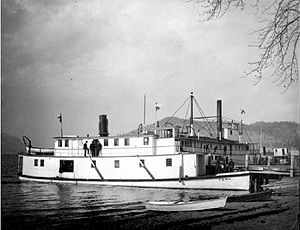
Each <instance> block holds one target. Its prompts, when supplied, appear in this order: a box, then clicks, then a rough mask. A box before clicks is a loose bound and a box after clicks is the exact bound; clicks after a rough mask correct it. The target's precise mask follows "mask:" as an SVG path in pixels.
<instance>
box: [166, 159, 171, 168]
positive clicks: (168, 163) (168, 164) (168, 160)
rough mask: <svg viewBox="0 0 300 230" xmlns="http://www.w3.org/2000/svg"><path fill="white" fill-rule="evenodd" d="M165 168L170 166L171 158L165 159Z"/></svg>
mask: <svg viewBox="0 0 300 230" xmlns="http://www.w3.org/2000/svg"><path fill="white" fill-rule="evenodd" d="M166 166H167V167H170V166H172V158H167V159H166Z"/></svg>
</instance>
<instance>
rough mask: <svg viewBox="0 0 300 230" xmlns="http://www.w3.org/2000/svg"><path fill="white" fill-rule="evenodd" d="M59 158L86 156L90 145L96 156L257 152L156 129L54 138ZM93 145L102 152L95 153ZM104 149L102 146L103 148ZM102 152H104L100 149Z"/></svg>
mask: <svg viewBox="0 0 300 230" xmlns="http://www.w3.org/2000/svg"><path fill="white" fill-rule="evenodd" d="M54 139H55V148H54V155H55V156H78V157H80V156H85V150H84V144H85V143H86V144H87V148H88V149H89V154H91V155H92V156H96V157H97V156H101V157H105V156H136V155H168V154H178V153H180V152H191V153H197V154H208V153H212V154H226V153H227V154H232V153H234V154H239V153H245V152H249V153H251V151H254V149H255V148H254V146H252V145H250V144H245V143H238V142H237V141H231V140H226V139H223V140H218V139H215V138H208V137H197V136H187V135H183V134H182V133H181V132H180V128H179V127H161V128H156V129H155V130H154V132H148V133H143V134H140V135H128V136H106V137H100V136H88V137H79V136H63V137H54ZM93 145H97V146H98V148H99V150H98V151H97V150H95V153H93V149H96V148H94V147H93ZM99 146H101V147H99ZM100 149H101V150H100Z"/></svg>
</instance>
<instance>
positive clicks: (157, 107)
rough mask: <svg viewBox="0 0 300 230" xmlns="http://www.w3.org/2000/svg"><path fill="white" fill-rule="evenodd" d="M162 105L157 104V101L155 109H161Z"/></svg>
mask: <svg viewBox="0 0 300 230" xmlns="http://www.w3.org/2000/svg"><path fill="white" fill-rule="evenodd" d="M160 107H161V104H157V103H155V110H156V111H157V110H159V109H160Z"/></svg>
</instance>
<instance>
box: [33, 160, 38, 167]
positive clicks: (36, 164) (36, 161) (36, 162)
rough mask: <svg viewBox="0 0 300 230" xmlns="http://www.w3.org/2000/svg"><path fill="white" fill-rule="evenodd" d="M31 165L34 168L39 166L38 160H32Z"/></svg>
mask: <svg viewBox="0 0 300 230" xmlns="http://www.w3.org/2000/svg"><path fill="white" fill-rule="evenodd" d="M33 165H34V166H35V167H38V166H39V159H34V161H33Z"/></svg>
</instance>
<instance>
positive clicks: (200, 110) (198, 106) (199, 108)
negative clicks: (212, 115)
mask: <svg viewBox="0 0 300 230" xmlns="http://www.w3.org/2000/svg"><path fill="white" fill-rule="evenodd" d="M195 102H196V105H197V108H198V110H199V112H200V113H201V115H202V116H203V117H204V120H205V121H206V124H208V125H209V126H210V128H211V129H212V130H213V133H214V134H215V135H217V133H216V131H215V129H214V128H213V127H212V125H211V124H210V122H209V121H208V119H207V118H205V117H206V116H205V114H204V112H203V111H202V109H201V107H200V105H199V103H198V101H197V100H196V99H195ZM208 129H209V127H208Z"/></svg>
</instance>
